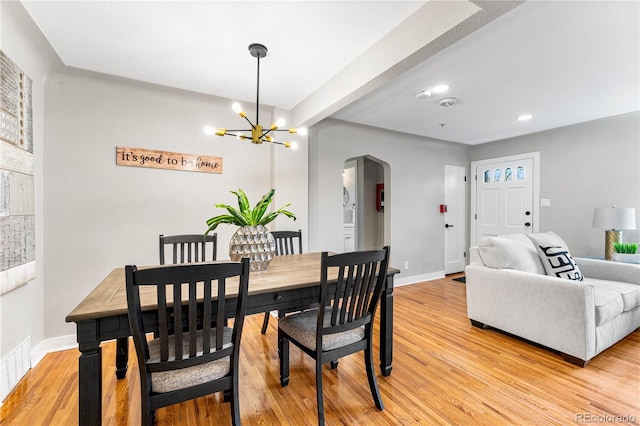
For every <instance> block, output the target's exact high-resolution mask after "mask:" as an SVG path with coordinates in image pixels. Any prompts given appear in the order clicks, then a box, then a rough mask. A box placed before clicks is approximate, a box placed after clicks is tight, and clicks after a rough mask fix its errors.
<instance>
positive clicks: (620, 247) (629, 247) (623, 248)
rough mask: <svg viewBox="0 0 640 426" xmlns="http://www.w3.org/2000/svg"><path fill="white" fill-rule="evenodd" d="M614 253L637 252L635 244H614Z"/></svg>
mask: <svg viewBox="0 0 640 426" xmlns="http://www.w3.org/2000/svg"><path fill="white" fill-rule="evenodd" d="M613 248H614V249H615V251H616V253H624V254H635V253H636V251H638V244H637V243H614V244H613Z"/></svg>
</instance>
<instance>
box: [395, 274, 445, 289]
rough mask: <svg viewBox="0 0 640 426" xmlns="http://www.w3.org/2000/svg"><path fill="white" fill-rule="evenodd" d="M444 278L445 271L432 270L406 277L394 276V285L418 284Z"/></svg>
mask: <svg viewBox="0 0 640 426" xmlns="http://www.w3.org/2000/svg"><path fill="white" fill-rule="evenodd" d="M440 278H444V271H436V272H431V273H429V274H421V275H412V276H410V277H404V278H394V280H393V286H394V287H402V286H403V285H410V284H417V283H421V282H425V281H432V280H437V279H440Z"/></svg>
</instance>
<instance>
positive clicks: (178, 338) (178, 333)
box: [160, 283, 182, 361]
mask: <svg viewBox="0 0 640 426" xmlns="http://www.w3.org/2000/svg"><path fill="white" fill-rule="evenodd" d="M172 287H173V333H174V335H175V339H174V345H173V347H174V349H173V353H174V358H175V359H182V303H179V302H178V301H179V300H182V283H177V284H176V283H174V284H173V286H172ZM178 342H180V344H179V345H178ZM160 344H161V345H165V344H167V345H168V342H166V343H165V342H163V341H162V340H160ZM161 361H167V359H161Z"/></svg>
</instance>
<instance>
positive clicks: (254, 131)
mask: <svg viewBox="0 0 640 426" xmlns="http://www.w3.org/2000/svg"><path fill="white" fill-rule="evenodd" d="M249 52H250V53H251V56H253V57H254V58H256V59H257V61H258V72H257V75H258V79H257V90H256V121H255V123H252V122H251V120H250V119H249V117H247V114H246V113H245V112H244V110H243V109H242V106H241V105H240V104H239V103H238V102H235V103H234V104H233V105H232V107H231V108H232V109H233V111H235V112H236V113H238V115H240V117H242V118H244V119H245V120H247V122H248V123H249V124H250V125H251V128H250V129H226V128H216V129H211V128H207V129H205V132H206V133H207V134H212V135H217V136H227V135H229V136H235V137H237V138H238V139H240V140H250V141H251V142H252V143H255V144H261V143H263V142H269V143H274V144H277V145H283V146H284V147H286V148H295V147H296V144H295V142H279V141H276V140H275V139H274V138H273V134H275V132H288V133H290V134H293V133H298V134H301V135H304V134H305V133H306V129H304V128H300V129H295V128H290V129H281V127H284V125H285V121H284V119H282V118H279V119H278V120H277V121H276V122H275V123H274V124H272V125H271V126H269V127H263V126H261V125H260V120H259V118H260V59H261V58H264V57H265V56H267V48H266V47H265V46H263V45H262V44H258V43H253V44H250V45H249ZM249 132H250V136H249Z"/></svg>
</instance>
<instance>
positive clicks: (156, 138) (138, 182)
mask: <svg viewBox="0 0 640 426" xmlns="http://www.w3.org/2000/svg"><path fill="white" fill-rule="evenodd" d="M46 96H47V107H48V113H47V115H46V117H45V131H46V135H47V144H46V152H45V163H44V169H45V211H46V216H45V221H44V225H45V229H46V233H45V245H46V247H47V248H48V250H47V251H46V252H45V258H44V262H45V268H46V278H47V283H48V285H47V286H46V288H45V298H46V300H47V303H46V305H45V313H44V317H45V322H46V335H47V336H60V335H65V334H73V333H75V325H74V324H66V323H65V322H64V318H65V316H66V315H67V314H68V313H69V312H70V311H71V310H72V309H73V308H74V307H75V306H76V305H77V304H78V303H79V302H80V301H81V300H82V299H83V298H84V297H85V296H86V295H87V294H88V293H89V292H90V291H91V290H92V289H93V288H94V287H95V286H96V285H97V284H98V283H99V282H100V281H101V280H102V279H103V278H104V277H105V276H106V275H107V274H108V273H109V272H110V271H111V270H112V269H113V268H116V267H123V266H124V265H126V264H138V265H141V264H142V265H143V264H155V263H157V262H158V235H159V234H161V233H162V234H179V233H199V232H204V231H205V230H206V223H205V222H206V219H208V218H210V217H212V216H215V215H218V214H221V213H224V210H220V209H216V208H215V204H216V203H225V204H231V205H237V201H236V198H235V196H233V195H232V194H230V193H229V191H230V190H237V189H238V188H242V189H243V190H244V191H245V192H246V193H247V195H248V196H249V200H250V201H251V202H252V204H253V203H256V202H257V201H258V200H259V199H260V197H262V195H263V194H264V193H266V192H267V191H268V190H269V189H270V188H271V187H272V186H273V187H275V188H276V196H277V200H276V203H279V204H274V207H275V206H277V207H279V206H280V205H281V204H285V203H286V202H292V206H291V207H290V209H291V210H292V211H294V213H297V214H298V215H299V217H300V219H299V222H298V223H293V222H292V221H291V220H290V219H286V220H287V221H288V222H290V223H285V221H280V222H278V224H277V225H278V227H279V228H281V229H282V228H284V227H285V225H286V226H288V227H290V228H289V229H294V228H295V229H298V227H302V228H303V229H305V230H306V222H305V221H306V215H307V213H306V206H307V200H306V193H305V192H304V191H303V190H302V189H301V188H303V187H306V175H307V170H306V165H307V150H306V141H304V140H303V139H302V138H300V137H298V140H299V141H300V142H301V143H300V145H301V146H300V148H299V149H298V150H295V151H294V150H287V149H285V148H284V147H280V146H272V145H269V144H264V145H253V144H251V143H250V142H248V141H243V142H241V141H239V140H237V139H235V138H233V137H224V138H221V137H218V136H207V135H205V134H204V132H203V127H204V125H205V124H211V125H214V126H218V127H222V126H227V127H230V128H234V126H236V127H235V128H237V126H238V125H239V126H243V124H242V121H243V120H242V119H241V118H239V117H238V116H237V115H236V114H235V113H233V112H232V111H231V109H230V105H231V101H230V100H228V99H221V98H215V97H211V96H204V95H199V94H195V93H190V92H185V91H180V90H174V89H169V88H164V87H159V86H153V85H147V84H140V83H136V82H131V81H126V80H122V79H117V78H112V77H106V76H101V75H96V74H92V73H87V72H80V71H73V70H68V71H62V72H58V73H56V74H55V75H52V76H51V77H50V78H49V80H48V82H47V91H46ZM247 112H248V113H249V114H251V113H250V112H249V111H247ZM271 114H272V111H267V110H266V109H265V110H262V111H261V117H262V119H264V120H265V121H270V119H271V118H270V115H271ZM116 146H126V147H138V148H147V149H154V150H166V151H174V152H181V153H189V154H201V155H211V156H219V157H222V159H223V173H222V174H209V173H197V172H185V171H174V170H156V169H144V168H138V167H123V166H116V164H115V150H116ZM272 153H273V156H272ZM276 164H277V165H278V170H277V171H273V172H272V167H273V166H274V165H276ZM235 228H236V227H234V226H232V225H221V226H220V227H218V229H217V232H218V241H219V248H218V258H219V259H228V242H229V239H230V237H231V235H232V234H233V233H234V232H235V230H236V229H235ZM272 229H274V228H272Z"/></svg>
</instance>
